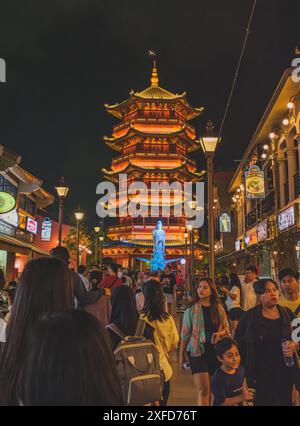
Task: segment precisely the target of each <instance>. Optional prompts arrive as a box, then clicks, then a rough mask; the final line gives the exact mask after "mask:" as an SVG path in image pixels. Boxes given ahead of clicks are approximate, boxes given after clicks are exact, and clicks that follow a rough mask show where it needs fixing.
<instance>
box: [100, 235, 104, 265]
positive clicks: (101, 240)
mask: <svg viewBox="0 0 300 426" xmlns="http://www.w3.org/2000/svg"><path fill="white" fill-rule="evenodd" d="M99 240H100V271H102V258H103V253H102V246H103V241H104V236H103V235H100V237H99Z"/></svg>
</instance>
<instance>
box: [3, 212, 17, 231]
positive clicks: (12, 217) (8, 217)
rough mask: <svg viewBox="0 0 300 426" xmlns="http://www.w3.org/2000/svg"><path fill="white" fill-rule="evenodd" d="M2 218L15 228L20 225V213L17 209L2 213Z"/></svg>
mask: <svg viewBox="0 0 300 426" xmlns="http://www.w3.org/2000/svg"><path fill="white" fill-rule="evenodd" d="M0 219H1V220H3V221H4V222H6V223H9V224H10V225H12V226H14V227H15V228H17V226H18V225H19V215H18V212H17V210H16V209H13V210H11V211H10V212H8V213H3V214H0Z"/></svg>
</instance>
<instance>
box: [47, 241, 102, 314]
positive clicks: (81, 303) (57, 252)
mask: <svg viewBox="0 0 300 426" xmlns="http://www.w3.org/2000/svg"><path fill="white" fill-rule="evenodd" d="M50 254H51V256H53V257H55V258H57V259H60V260H61V261H62V262H63V263H64V264H65V266H66V268H68V267H69V264H70V254H69V251H68V249H66V247H63V246H57V247H55V248H53V249H52V250H51V251H50ZM68 271H69V273H70V276H71V280H72V283H73V288H74V296H75V299H76V302H77V306H78V307H80V308H84V307H85V306H86V305H92V304H93V303H95V302H97V300H98V299H100V297H101V296H102V295H103V293H104V292H103V290H102V289H99V290H97V291H90V292H88V291H87V290H86V288H85V285H84V283H83V281H82V280H81V278H80V276H79V275H78V274H77V272H75V271H72V270H71V269H68Z"/></svg>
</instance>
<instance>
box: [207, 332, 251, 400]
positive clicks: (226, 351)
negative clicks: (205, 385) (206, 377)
mask: <svg viewBox="0 0 300 426" xmlns="http://www.w3.org/2000/svg"><path fill="white" fill-rule="evenodd" d="M216 354H217V357H218V360H219V362H220V363H221V367H220V368H218V369H217V370H216V372H215V374H214V376H213V378H212V383H211V386H212V392H213V395H214V402H213V405H215V406H217V405H227V406H232V405H240V404H241V403H242V402H244V401H247V400H248V401H252V399H253V391H252V390H250V389H248V386H247V382H246V380H245V370H244V368H243V367H242V366H241V365H240V362H241V357H240V353H239V349H238V345H237V343H236V342H235V341H234V340H233V339H232V338H231V337H223V339H221V340H220V342H219V343H218V344H217V345H216Z"/></svg>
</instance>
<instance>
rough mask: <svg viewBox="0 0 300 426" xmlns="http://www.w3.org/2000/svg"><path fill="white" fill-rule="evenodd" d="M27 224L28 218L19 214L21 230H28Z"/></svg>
mask: <svg viewBox="0 0 300 426" xmlns="http://www.w3.org/2000/svg"><path fill="white" fill-rule="evenodd" d="M26 224H27V216H25V214H23V213H19V228H20V229H26Z"/></svg>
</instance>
